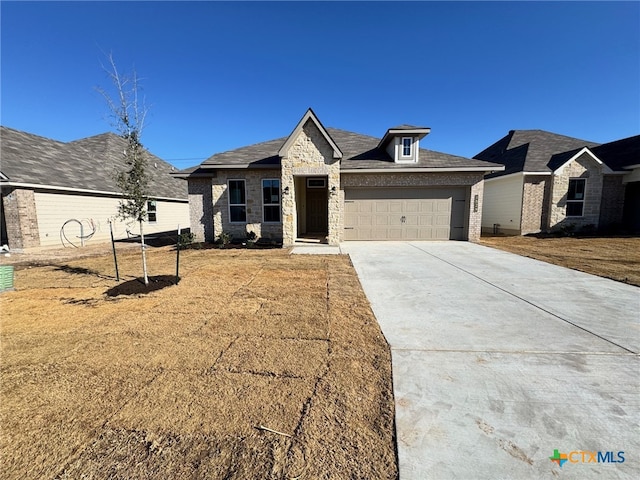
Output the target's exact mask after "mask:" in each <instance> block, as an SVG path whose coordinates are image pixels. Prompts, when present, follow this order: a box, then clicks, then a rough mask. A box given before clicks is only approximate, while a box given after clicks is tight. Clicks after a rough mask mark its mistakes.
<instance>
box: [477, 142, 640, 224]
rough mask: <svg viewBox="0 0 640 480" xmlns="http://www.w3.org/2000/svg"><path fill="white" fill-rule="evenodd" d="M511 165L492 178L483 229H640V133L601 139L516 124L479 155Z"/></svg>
mask: <svg viewBox="0 0 640 480" xmlns="http://www.w3.org/2000/svg"><path fill="white" fill-rule="evenodd" d="M474 158H475V159H478V160H484V161H487V162H492V164H493V163H499V164H502V165H504V167H505V169H504V170H503V171H496V172H494V173H491V174H488V175H487V177H486V178H485V187H484V205H483V213H482V231H483V232H484V233H502V234H511V235H526V234H529V233H539V232H547V231H554V230H565V231H580V230H583V229H584V230H588V231H594V230H609V229H615V230H623V231H629V232H633V231H640V216H639V215H640V135H638V136H634V137H629V138H624V139H621V140H617V141H615V142H610V143H605V144H598V143H595V142H589V141H586V140H580V139H577V138H572V137H567V136H564V135H558V134H555V133H551V132H546V131H542V130H511V131H510V132H509V133H508V134H507V135H506V136H505V137H503V138H501V139H500V140H498V141H497V142H496V143H494V144H493V145H491V146H490V147H488V148H486V149H485V150H483V151H482V152H480V153H479V154H477V155H475V156H474Z"/></svg>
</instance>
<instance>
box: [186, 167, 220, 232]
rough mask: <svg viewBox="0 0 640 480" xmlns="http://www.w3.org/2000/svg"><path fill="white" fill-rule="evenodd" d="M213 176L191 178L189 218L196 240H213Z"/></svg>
mask: <svg viewBox="0 0 640 480" xmlns="http://www.w3.org/2000/svg"><path fill="white" fill-rule="evenodd" d="M212 180H213V179H211V178H190V179H189V220H190V222H191V233H193V235H194V240H195V241H196V242H213V241H214V240H215V235H214V233H213V199H212V192H213V184H212Z"/></svg>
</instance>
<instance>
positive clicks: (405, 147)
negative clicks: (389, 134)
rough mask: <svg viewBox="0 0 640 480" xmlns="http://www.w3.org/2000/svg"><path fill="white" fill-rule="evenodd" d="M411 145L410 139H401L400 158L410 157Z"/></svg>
mask: <svg viewBox="0 0 640 480" xmlns="http://www.w3.org/2000/svg"><path fill="white" fill-rule="evenodd" d="M412 145H413V139H412V138H411V137H402V156H403V157H410V156H411V146H412Z"/></svg>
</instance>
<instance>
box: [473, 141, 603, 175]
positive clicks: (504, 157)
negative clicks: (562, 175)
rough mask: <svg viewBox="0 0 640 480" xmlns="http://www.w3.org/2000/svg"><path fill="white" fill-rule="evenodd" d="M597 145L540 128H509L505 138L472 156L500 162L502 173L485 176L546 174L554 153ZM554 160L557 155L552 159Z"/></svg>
mask: <svg viewBox="0 0 640 480" xmlns="http://www.w3.org/2000/svg"><path fill="white" fill-rule="evenodd" d="M597 145H599V144H598V143H595V142H589V141H587V140H580V139H578V138H573V137H567V136H565V135H558V134H556V133H551V132H546V131H544V130H511V131H510V132H509V133H508V134H507V135H506V136H505V137H503V138H501V139H500V140H498V141H497V142H496V143H494V144H493V145H491V146H490V147H488V148H486V149H484V150H483V151H482V152H480V153H478V154H477V155H475V156H474V157H473V158H475V159H478V160H483V161H486V162H495V163H500V164H502V165H504V166H505V170H504V172H497V173H494V174H492V175H489V177H497V176H502V175H508V174H511V173H516V172H545V173H546V172H551V171H552V168H551V166H550V162H551V159H552V157H553V156H554V155H557V154H563V153H565V152H570V151H574V153H577V152H578V151H579V150H580V149H581V148H583V147H595V146H597ZM569 158H570V157H569ZM557 160H558V158H556V159H555V160H554V162H555V161H557ZM566 160H568V158H567V159H566ZM566 160H565V161H566Z"/></svg>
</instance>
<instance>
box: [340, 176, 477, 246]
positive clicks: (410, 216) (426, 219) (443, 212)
mask: <svg viewBox="0 0 640 480" xmlns="http://www.w3.org/2000/svg"><path fill="white" fill-rule="evenodd" d="M466 191H467V189H466V188H465V187H459V188H376V189H369V188H354V189H348V190H345V202H344V203H345V205H344V212H345V218H344V226H345V232H344V239H345V240H463V239H464V238H465V228H464V219H465V212H466V205H467V202H466V197H467V196H466Z"/></svg>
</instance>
